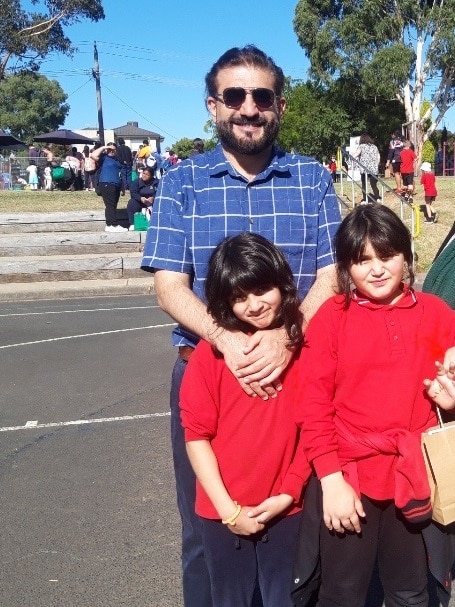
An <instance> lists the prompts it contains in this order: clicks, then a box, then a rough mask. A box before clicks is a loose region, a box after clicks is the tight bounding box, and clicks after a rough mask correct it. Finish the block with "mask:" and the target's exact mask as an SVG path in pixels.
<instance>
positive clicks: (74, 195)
mask: <svg viewBox="0 0 455 607" xmlns="http://www.w3.org/2000/svg"><path fill="white" fill-rule="evenodd" d="M418 181H419V180H418V178H416V194H415V196H414V203H415V204H416V205H420V204H423V203H424V196H423V188H422V186H421V185H420V184H419V183H418ZM387 183H388V184H389V185H390V186H393V181H392V180H387ZM436 186H437V188H438V197H437V199H436V203H435V209H436V210H437V211H438V213H439V221H438V223H436V224H434V225H433V224H425V223H423V219H424V218H423V215H422V214H420V219H421V226H420V233H419V235H418V237H417V239H416V247H415V248H416V253H417V258H418V261H417V272H425V271H427V270H428V268H429V266H430V264H431V262H432V260H433V258H434V255H435V254H436V251H437V250H438V249H439V247H440V245H441V243H442V241H443V240H444V238H445V236H446V234H447V232H448V231H449V230H450V228H451V227H452V224H453V222H454V221H455V178H454V177H437V178H436ZM349 189H350V188H346V190H349ZM358 191H359V190H358ZM349 194H350V192H348V196H349ZM359 200H360V196H359V195H358V196H357V202H359ZM396 200H397V199H396V198H395V197H394V196H392V195H390V194H387V195H386V196H385V203H386V204H387V205H389V206H390V207H391V208H392V209H393V210H395V211H399V205H398V204H397V202H396ZM127 201H128V192H127V193H126V195H125V196H124V197H120V202H119V208H126V203H127ZM347 202H349V201H347ZM103 209H104V205H103V201H102V199H101V198H100V197H99V196H97V195H96V194H95V192H85V191H84V192H59V191H54V192H45V191H41V190H38V191H36V192H32V191H30V190H23V191H10V190H1V191H0V213H37V212H53V211H92V210H103ZM408 217H409V213H408ZM405 219H406V218H405ZM406 223H407V224H408V225H410V224H409V223H408V222H406Z"/></svg>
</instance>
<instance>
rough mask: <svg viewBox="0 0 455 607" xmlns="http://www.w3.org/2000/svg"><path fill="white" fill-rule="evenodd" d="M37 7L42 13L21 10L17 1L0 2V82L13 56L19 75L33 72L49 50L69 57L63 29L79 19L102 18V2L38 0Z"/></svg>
mask: <svg viewBox="0 0 455 607" xmlns="http://www.w3.org/2000/svg"><path fill="white" fill-rule="evenodd" d="M28 4H29V5H30V4H32V5H34V4H37V1H36V0H32V2H31V3H30V2H28ZM40 8H41V11H42V12H38V11H32V10H28V9H25V8H23V7H22V4H21V2H20V0H0V15H1V16H2V26H1V28H0V80H1V79H2V78H3V77H4V75H5V73H6V68H7V65H8V63H9V62H10V60H11V59H12V58H13V57H14V58H15V62H14V65H15V67H14V72H19V71H22V70H35V71H36V70H37V69H38V67H39V63H40V61H41V60H42V59H43V58H44V57H45V56H46V55H47V54H49V53H50V52H52V51H55V52H59V53H65V54H67V55H71V54H72V53H73V51H74V49H73V48H72V46H71V41H70V40H69V39H68V38H67V36H65V34H64V31H63V27H66V26H70V25H73V24H74V23H78V22H80V21H82V20H83V19H90V20H91V21H99V20H100V19H104V11H103V6H102V0H42V2H40ZM43 9H44V10H43Z"/></svg>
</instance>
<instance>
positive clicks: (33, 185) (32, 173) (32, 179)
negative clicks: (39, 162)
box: [25, 160, 38, 190]
mask: <svg viewBox="0 0 455 607" xmlns="http://www.w3.org/2000/svg"><path fill="white" fill-rule="evenodd" d="M25 170H26V171H27V173H28V184H29V186H30V189H31V190H37V189H38V167H37V166H36V163H35V162H33V160H31V161H30V164H29V165H28V167H27V168H26V169H25Z"/></svg>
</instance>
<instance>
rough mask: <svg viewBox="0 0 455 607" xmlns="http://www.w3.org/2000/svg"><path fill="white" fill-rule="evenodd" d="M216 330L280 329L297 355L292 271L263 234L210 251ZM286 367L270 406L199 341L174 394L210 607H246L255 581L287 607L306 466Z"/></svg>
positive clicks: (269, 601) (273, 604)
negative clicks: (192, 480)
mask: <svg viewBox="0 0 455 607" xmlns="http://www.w3.org/2000/svg"><path fill="white" fill-rule="evenodd" d="M205 292H206V300H207V309H208V311H209V312H210V313H211V314H212V316H213V317H214V319H215V320H216V322H217V323H218V325H219V327H220V330H223V329H231V330H232V329H237V330H238V331H243V332H245V333H252V332H255V331H264V330H267V329H269V328H277V327H283V329H284V331H283V339H287V341H288V343H289V347H292V348H294V349H295V350H296V354H295V356H297V355H298V350H299V349H300V346H301V343H302V341H303V338H302V332H301V320H302V317H301V313H300V311H299V299H298V295H297V290H296V287H295V284H294V279H293V275H292V272H291V269H290V268H289V265H288V263H287V262H286V259H285V257H284V256H283V254H282V253H281V251H279V250H278V249H277V248H276V247H275V246H274V245H272V244H271V243H270V242H269V241H267V240H266V239H265V238H263V237H262V236H259V235H257V234H251V233H242V234H239V235H237V236H234V237H231V238H228V239H226V240H224V241H222V243H221V244H220V245H219V246H218V247H217V248H216V249H215V251H214V252H213V254H212V257H211V259H210V262H209V266H208V274H207V279H206V285H205ZM295 369H296V365H295V364H292V362H291V363H290V365H289V366H288V367H287V369H286V372H285V374H284V376H283V377H282V378H281V379H282V385H283V389H282V390H281V391H279V392H278V394H277V396H276V398H273V399H270V400H268V401H267V402H264V400H262V399H259V398H252V397H250V396H248V395H246V394H245V392H244V391H243V389H242V388H241V386H240V384H239V383H238V380H237V378H236V377H234V375H232V373H231V372H230V371H229V369H228V367H227V366H226V364H225V362H224V359H223V357H222V355H221V354H220V353H219V352H217V351H215V350H214V349H213V348H212V346H211V345H210V344H209V343H207V342H205V341H200V342H199V344H198V346H197V347H196V349H195V350H194V352H193V354H192V356H191V359H190V361H189V363H188V367H187V370H186V372H185V376H184V379H183V384H182V388H181V392H180V407H181V411H182V423H183V426H184V428H185V440H186V444H187V451H188V456H189V459H190V462H191V465H192V466H193V468H194V471H195V473H196V477H197V486H196V512H197V514H198V515H199V516H200V517H201V521H202V529H203V544H204V558H205V560H206V562H207V566H208V570H209V574H210V581H211V588H212V601H213V607H233V606H235V607H250V605H251V602H252V597H253V593H254V589H255V585H256V580H257V581H258V584H259V587H260V589H261V594H262V598H263V603H264V605H266V606H267V607H291V606H292V605H293V603H292V602H291V598H290V587H291V579H292V564H293V560H294V555H295V549H296V544H297V531H298V526H299V522H300V511H301V506H302V489H303V486H304V484H305V482H306V480H307V479H308V477H309V473H310V469H309V465H308V462H307V460H306V457H305V455H304V453H303V450H302V449H298V448H297V445H298V440H299V431H298V428H297V425H296V423H295V421H294V415H293V410H292V406H291V397H292V395H293V392H294V386H295V383H296V381H297V377H296V371H295Z"/></svg>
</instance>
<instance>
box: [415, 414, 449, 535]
mask: <svg viewBox="0 0 455 607" xmlns="http://www.w3.org/2000/svg"><path fill="white" fill-rule="evenodd" d="M422 450H423V457H424V459H425V465H426V467H427V473H428V481H429V483H430V488H431V502H432V505H433V520H435V521H437V522H438V523H441V524H442V525H448V524H449V523H453V522H454V521H455V422H449V423H447V424H444V425H443V426H442V427H441V426H436V427H434V428H429V429H428V430H426V432H424V433H423V434H422Z"/></svg>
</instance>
